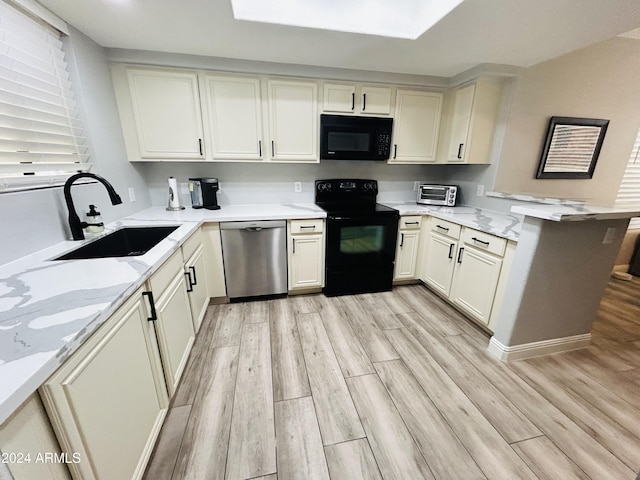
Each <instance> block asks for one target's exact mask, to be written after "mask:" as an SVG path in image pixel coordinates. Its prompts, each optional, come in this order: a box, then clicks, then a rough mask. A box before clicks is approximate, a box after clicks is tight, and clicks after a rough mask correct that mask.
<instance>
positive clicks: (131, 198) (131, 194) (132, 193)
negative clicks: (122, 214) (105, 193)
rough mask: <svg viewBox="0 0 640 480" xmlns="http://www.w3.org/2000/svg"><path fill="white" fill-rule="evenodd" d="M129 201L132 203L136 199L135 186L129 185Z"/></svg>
mask: <svg viewBox="0 0 640 480" xmlns="http://www.w3.org/2000/svg"><path fill="white" fill-rule="evenodd" d="M129 201H130V202H132V203H133V202H135V201H136V191H135V190H134V189H133V187H129Z"/></svg>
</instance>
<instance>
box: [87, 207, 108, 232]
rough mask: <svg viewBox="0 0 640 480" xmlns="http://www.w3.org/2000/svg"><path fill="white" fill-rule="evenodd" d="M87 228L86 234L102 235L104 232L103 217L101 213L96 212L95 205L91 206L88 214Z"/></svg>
mask: <svg viewBox="0 0 640 480" xmlns="http://www.w3.org/2000/svg"><path fill="white" fill-rule="evenodd" d="M86 223H87V226H86V227H85V229H84V231H85V232H86V233H100V232H102V231H103V230H104V223H102V217H101V216H100V212H98V211H97V210H96V206H95V205H89V211H88V212H87V219H86Z"/></svg>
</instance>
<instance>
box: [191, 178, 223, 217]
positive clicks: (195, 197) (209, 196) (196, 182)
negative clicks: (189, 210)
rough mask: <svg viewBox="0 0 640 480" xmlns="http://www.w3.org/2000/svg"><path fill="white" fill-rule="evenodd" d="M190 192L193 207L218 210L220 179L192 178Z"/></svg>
mask: <svg viewBox="0 0 640 480" xmlns="http://www.w3.org/2000/svg"><path fill="white" fill-rule="evenodd" d="M189 192H191V205H192V206H193V208H206V209H207V210H218V209H219V208H220V205H218V198H217V196H216V194H217V192H218V179H217V178H190V179H189Z"/></svg>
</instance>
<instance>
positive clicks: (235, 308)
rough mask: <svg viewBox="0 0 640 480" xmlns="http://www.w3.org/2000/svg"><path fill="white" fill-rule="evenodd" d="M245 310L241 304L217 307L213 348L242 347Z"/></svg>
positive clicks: (212, 340) (212, 341)
mask: <svg viewBox="0 0 640 480" xmlns="http://www.w3.org/2000/svg"><path fill="white" fill-rule="evenodd" d="M243 310H244V307H243V305H242V304H241V303H229V304H227V305H216V326H215V330H214V331H213V338H212V339H211V346H212V347H227V346H230V345H240V335H241V330H242V315H243Z"/></svg>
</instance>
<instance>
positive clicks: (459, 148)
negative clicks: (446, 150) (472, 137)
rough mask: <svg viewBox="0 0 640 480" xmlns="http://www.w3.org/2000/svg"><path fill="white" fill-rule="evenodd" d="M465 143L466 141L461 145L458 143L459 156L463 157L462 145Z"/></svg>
mask: <svg viewBox="0 0 640 480" xmlns="http://www.w3.org/2000/svg"><path fill="white" fill-rule="evenodd" d="M463 145H464V143H461V144H460V145H458V158H462V146H463Z"/></svg>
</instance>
